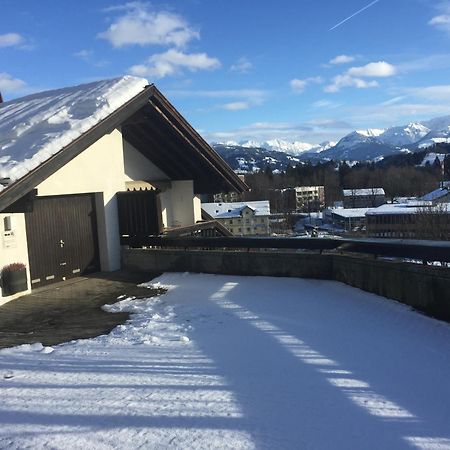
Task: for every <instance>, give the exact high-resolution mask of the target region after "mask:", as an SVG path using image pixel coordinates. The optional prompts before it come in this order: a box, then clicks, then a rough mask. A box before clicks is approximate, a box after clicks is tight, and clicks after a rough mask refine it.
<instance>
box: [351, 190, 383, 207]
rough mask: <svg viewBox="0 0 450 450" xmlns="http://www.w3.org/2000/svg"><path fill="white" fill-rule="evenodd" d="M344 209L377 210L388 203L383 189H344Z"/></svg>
mask: <svg viewBox="0 0 450 450" xmlns="http://www.w3.org/2000/svg"><path fill="white" fill-rule="evenodd" d="M343 193H344V208H376V207H377V206H380V205H383V204H384V203H386V195H385V193H384V189H383V188H366V189H344V191H343Z"/></svg>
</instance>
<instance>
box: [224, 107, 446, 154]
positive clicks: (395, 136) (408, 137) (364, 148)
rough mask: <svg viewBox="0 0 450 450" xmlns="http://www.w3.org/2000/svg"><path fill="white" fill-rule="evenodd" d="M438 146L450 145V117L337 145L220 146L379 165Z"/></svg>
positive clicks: (375, 131)
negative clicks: (384, 159) (385, 159)
mask: <svg viewBox="0 0 450 450" xmlns="http://www.w3.org/2000/svg"><path fill="white" fill-rule="evenodd" d="M437 143H450V116H443V117H436V118H434V119H430V120H424V121H421V122H410V123H408V124H407V125H401V126H395V127H390V128H387V129H379V128H369V129H367V130H357V131H352V132H351V133H349V134H347V135H346V136H344V137H343V138H342V139H340V140H339V141H338V142H337V143H335V142H323V143H321V144H311V143H307V142H301V141H287V140H282V139H272V140H268V141H254V140H248V141H242V142H235V141H228V142H223V143H218V144H215V145H220V146H221V150H222V151H225V150H226V148H227V147H230V148H233V149H234V150H235V149H236V148H242V149H259V150H263V151H264V150H265V151H267V152H281V153H286V154H287V155H291V156H292V157H294V158H298V159H299V160H300V161H307V160H315V161H320V160H331V159H332V160H335V161H339V160H341V161H377V160H379V159H380V158H382V157H384V156H388V155H393V154H398V153H402V152H409V151H420V150H423V149H424V148H427V147H431V146H433V145H435V144H437Z"/></svg>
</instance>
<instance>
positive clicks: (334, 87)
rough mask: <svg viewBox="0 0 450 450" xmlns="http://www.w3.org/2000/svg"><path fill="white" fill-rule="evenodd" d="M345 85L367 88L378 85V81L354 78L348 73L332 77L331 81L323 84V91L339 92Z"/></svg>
mask: <svg viewBox="0 0 450 450" xmlns="http://www.w3.org/2000/svg"><path fill="white" fill-rule="evenodd" d="M345 87H355V88H357V89H368V88H373V87H378V82H377V81H375V80H372V81H366V80H363V79H361V78H354V77H352V76H350V75H347V74H343V75H337V76H335V77H334V78H333V79H332V83H331V84H329V85H328V86H325V88H324V91H325V92H328V93H335V92H339V91H340V90H341V89H342V88H345Z"/></svg>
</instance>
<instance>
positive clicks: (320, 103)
mask: <svg viewBox="0 0 450 450" xmlns="http://www.w3.org/2000/svg"><path fill="white" fill-rule="evenodd" d="M312 106H313V108H326V109H332V108H338V107H339V106H341V104H340V103H335V102H331V101H330V100H317V101H316V102H314V103H313V104H312Z"/></svg>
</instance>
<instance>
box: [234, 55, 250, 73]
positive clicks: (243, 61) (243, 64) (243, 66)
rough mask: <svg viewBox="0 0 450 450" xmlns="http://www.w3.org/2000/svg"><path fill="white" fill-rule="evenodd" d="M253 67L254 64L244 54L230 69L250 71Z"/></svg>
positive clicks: (241, 71)
mask: <svg viewBox="0 0 450 450" xmlns="http://www.w3.org/2000/svg"><path fill="white" fill-rule="evenodd" d="M252 68H253V64H252V63H251V62H250V61H249V60H248V59H247V58H246V57H245V56H243V57H242V58H239V59H238V60H237V61H236V62H235V63H234V64H232V65H231V67H230V70H231V71H232V72H239V73H248V72H250V70H251V69H252Z"/></svg>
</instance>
